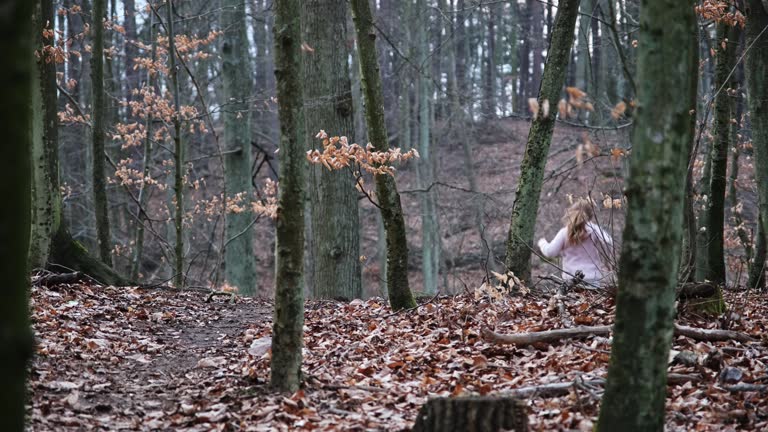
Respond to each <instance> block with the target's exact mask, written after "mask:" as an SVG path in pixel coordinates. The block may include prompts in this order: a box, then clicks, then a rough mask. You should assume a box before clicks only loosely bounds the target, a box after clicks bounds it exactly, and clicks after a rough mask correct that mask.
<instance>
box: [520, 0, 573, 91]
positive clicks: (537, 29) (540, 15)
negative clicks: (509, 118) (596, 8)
mask: <svg viewBox="0 0 768 432" xmlns="http://www.w3.org/2000/svg"><path fill="white" fill-rule="evenodd" d="M559 13H560V11H559V10H558V14H559ZM530 18H531V27H530V28H531V33H530V34H529V35H528V37H529V38H531V41H532V49H533V59H532V60H531V69H532V70H531V87H530V91H529V92H528V94H529V95H530V96H531V97H533V96H534V95H536V94H537V93H538V92H539V91H540V89H541V80H542V76H541V74H542V65H543V64H544V43H545V42H546V39H545V38H544V5H543V4H542V3H541V2H539V1H538V0H534V1H533V2H532V3H531V16H530ZM554 26H555V27H557V25H556V24H555V25H554ZM573 32H574V29H573V28H571V33H573ZM552 35H553V36H554V29H553V31H552ZM571 40H573V36H571ZM571 43H572V42H571ZM568 52H569V53H570V45H569V47H568ZM566 65H567V60H566Z"/></svg>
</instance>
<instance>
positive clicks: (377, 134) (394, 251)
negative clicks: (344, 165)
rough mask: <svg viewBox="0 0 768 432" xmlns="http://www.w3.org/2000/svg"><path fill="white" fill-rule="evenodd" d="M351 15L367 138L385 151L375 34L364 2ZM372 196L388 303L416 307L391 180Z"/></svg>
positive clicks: (381, 181)
mask: <svg viewBox="0 0 768 432" xmlns="http://www.w3.org/2000/svg"><path fill="white" fill-rule="evenodd" d="M350 4H351V6H352V14H353V18H354V23H355V30H356V33H357V49H358V54H359V56H360V78H361V81H362V82H361V85H362V91H363V97H364V99H365V121H366V123H367V125H368V137H369V139H370V141H371V144H372V145H373V146H374V148H375V149H376V151H381V152H385V151H387V150H389V141H388V139H387V125H386V123H385V121H384V98H383V96H382V89H381V76H380V73H379V63H378V58H377V55H376V33H375V30H374V28H373V16H372V14H371V8H370V6H369V4H368V0H352V1H351V3H350ZM376 195H377V197H378V199H379V207H380V210H381V219H382V222H383V223H384V231H385V232H386V238H387V265H386V271H387V273H386V280H387V293H388V295H389V304H390V306H391V307H392V309H394V310H400V309H407V308H411V307H414V306H416V302H415V301H414V299H413V295H412V294H411V289H410V287H409V285H408V242H407V239H406V236H405V220H404V218H403V208H402V205H401V204H400V194H399V193H398V192H397V184H396V183H395V178H394V177H392V176H389V175H383V176H381V175H380V176H376Z"/></svg>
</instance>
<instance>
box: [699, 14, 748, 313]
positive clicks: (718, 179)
mask: <svg viewBox="0 0 768 432" xmlns="http://www.w3.org/2000/svg"><path fill="white" fill-rule="evenodd" d="M740 32H741V30H740V27H739V26H738V25H736V26H732V27H729V26H728V25H726V24H725V23H723V22H721V23H718V24H717V47H716V59H717V67H716V72H715V89H714V90H715V92H717V94H716V96H715V106H714V119H713V121H714V122H713V128H714V133H713V135H714V138H713V141H712V148H711V149H710V152H711V156H710V157H711V160H712V168H711V169H712V173H711V177H710V179H709V182H710V183H709V192H710V196H709V199H708V200H707V204H708V205H707V207H706V211H707V232H708V233H709V236H708V237H709V239H708V241H707V255H708V258H707V271H706V273H705V278H706V279H708V280H709V281H710V282H713V283H715V284H724V283H725V281H726V272H725V255H724V251H723V231H724V228H725V189H726V185H727V177H726V171H727V166H728V150H729V149H730V148H731V146H730V143H729V142H730V137H731V133H730V126H731V105H732V103H731V98H732V96H731V95H730V94H729V90H730V88H731V85H732V84H733V78H732V73H731V70H732V69H733V65H734V64H735V62H736V51H737V50H738V45H739V38H740V36H739V33H740ZM718 299H719V300H718V302H722V294H720V295H719V296H718Z"/></svg>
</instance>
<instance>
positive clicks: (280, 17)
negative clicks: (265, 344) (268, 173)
mask: <svg viewBox="0 0 768 432" xmlns="http://www.w3.org/2000/svg"><path fill="white" fill-rule="evenodd" d="M300 9H301V1H300V0H275V24H274V40H275V78H276V79H277V100H278V116H279V118H280V153H279V154H280V185H279V188H278V204H277V205H278V208H277V220H276V225H277V244H276V251H275V255H276V256H275V316H274V320H273V324H272V361H271V364H270V368H271V376H270V384H271V386H272V387H273V388H275V389H277V390H279V391H295V390H297V389H298V388H299V384H300V383H301V347H302V336H303V332H302V328H303V326H304V187H305V185H306V182H305V178H306V176H305V172H306V171H307V161H306V158H305V155H304V149H305V146H304V138H305V135H304V114H303V101H302V90H301V72H300V70H301V64H300V55H301V24H300Z"/></svg>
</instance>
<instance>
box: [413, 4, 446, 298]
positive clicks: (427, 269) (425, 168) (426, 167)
mask: <svg viewBox="0 0 768 432" xmlns="http://www.w3.org/2000/svg"><path fill="white" fill-rule="evenodd" d="M428 10H429V9H427V7H426V3H425V0H417V2H416V12H417V14H424V15H423V16H424V17H425V18H424V22H423V23H422V24H420V25H418V26H417V35H418V36H417V39H416V45H417V51H418V56H417V58H418V59H419V64H426V62H427V60H428V58H429V57H428V56H429V41H428V40H427V31H426V27H427V25H428V23H429V20H428V17H429V14H426V13H425V12H426V11H428ZM431 99H432V86H431V84H430V78H429V77H428V76H426V74H425V73H424V72H423V71H420V73H419V147H418V149H419V154H420V155H421V158H420V159H419V160H418V161H417V165H416V176H417V180H418V184H419V189H422V190H426V191H425V192H422V193H421V250H422V257H423V260H422V274H423V277H424V287H423V292H424V293H425V294H428V295H431V294H435V293H436V292H437V286H438V275H439V273H440V234H439V232H440V227H439V225H438V217H437V197H436V193H435V192H436V191H435V189H434V188H433V187H431V185H432V184H433V183H434V181H435V174H434V156H433V154H432V142H431V141H432V137H431V136H430V135H431V134H430V130H431V129H430V128H431V123H432V122H431V119H432V116H431V114H430V101H431ZM427 189H428V190H427Z"/></svg>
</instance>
